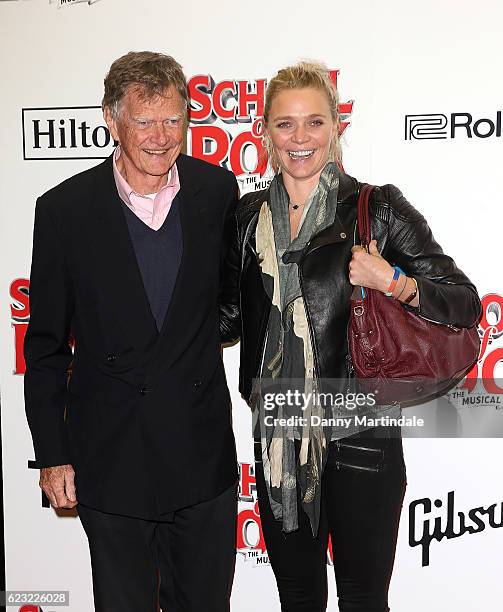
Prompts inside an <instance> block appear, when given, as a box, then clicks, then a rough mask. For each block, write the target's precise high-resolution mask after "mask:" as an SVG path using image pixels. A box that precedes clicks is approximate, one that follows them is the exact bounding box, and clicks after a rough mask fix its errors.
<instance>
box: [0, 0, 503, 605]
mask: <svg viewBox="0 0 503 612" xmlns="http://www.w3.org/2000/svg"><path fill="white" fill-rule="evenodd" d="M502 20H503V5H501V3H498V2H497V1H493V2H491V1H490V0H481V2H479V3H478V4H474V3H472V2H468V1H467V0H458V1H457V2H454V0H444V1H443V2H438V0H423V1H422V2H415V1H411V2H403V0H382V1H381V2H377V1H376V2H374V1H373V0H360V1H359V2H340V1H337V0H335V1H334V0H318V1H317V2H311V3H303V2H292V1H291V0H276V1H275V2H270V1H267V2H266V1H265V0H255V1H254V2H235V1H231V0H219V1H217V2H214V3H208V2H202V0H186V1H185V2H165V1H163V0H142V2H135V1H133V0H99V1H94V2H93V1H91V2H87V1H82V0H52V1H49V0H18V1H16V0H11V1H0V33H1V36H0V50H1V55H0V63H1V67H2V69H1V77H2V87H1V89H2V96H1V108H2V129H1V131H0V139H1V148H0V151H1V154H0V155H1V174H2V180H1V181H0V215H1V225H0V227H1V230H0V231H1V244H2V251H3V253H2V258H1V260H0V296H1V298H0V299H1V301H0V339H1V346H2V354H1V381H0V384H1V393H2V443H3V477H4V505H5V511H4V525H5V548H6V551H5V552H6V578H7V587H8V588H9V589H10V590H24V591H28V590H49V589H52V590H59V589H62V590H68V591H70V606H69V608H67V609H69V610H71V612H89V611H91V610H92V609H93V605H92V587H91V574H90V565H89V558H88V549H87V542H86V539H85V536H84V533H83V531H82V529H81V527H80V524H79V522H78V519H76V518H74V517H71V516H58V515H57V514H56V513H55V512H54V511H53V510H52V509H50V508H44V507H42V504H41V495H40V491H39V489H38V486H37V483H38V473H37V471H36V470H33V469H29V468H28V462H29V460H31V459H33V455H32V448H31V440H30V437H29V432H28V428H27V426H26V423H25V418H24V408H23V399H22V386H23V369H24V363H23V358H22V342H23V336H24V332H25V330H26V325H27V321H28V319H29V308H28V301H27V294H28V290H29V282H28V280H27V279H28V275H29V265H30V257H31V238H32V224H33V211H34V202H35V198H36V196H38V195H40V194H41V193H43V192H44V191H46V190H47V189H48V188H50V187H52V186H53V185H55V184H56V183H58V182H60V181H62V180H63V179H65V178H67V177H68V176H70V175H72V174H74V173H76V172H79V171H81V170H84V169H85V168H89V167H90V166H92V165H94V164H96V163H99V160H100V159H102V158H103V157H105V156H107V155H108V154H109V153H110V151H111V150H112V143H111V141H110V136H109V134H108V132H107V131H106V129H105V127H104V123H103V120H102V117H101V111H100V108H99V105H100V101H101V97H102V83H103V77H104V75H105V72H106V71H107V68H108V67H109V65H110V64H111V62H112V61H113V60H114V59H115V58H117V57H118V56H120V55H122V54H123V53H125V52H127V51H129V50H143V49H149V50H156V51H162V52H166V53H169V54H171V55H173V56H174V57H175V58H177V59H178V60H179V61H180V62H181V63H182V65H183V66H184V69H185V73H186V75H187V77H188V78H189V79H190V86H191V93H192V96H193V108H194V112H193V122H192V124H191V126H190V129H189V134H188V145H187V148H188V152H189V153H192V154H194V155H197V156H200V157H203V158H205V159H208V160H209V161H211V162H213V163H219V164H223V165H225V166H226V167H228V168H230V169H232V170H233V171H234V172H235V173H236V175H237V176H238V178H239V181H240V185H241V188H242V190H243V191H248V190H253V189H258V188H261V187H262V186H263V185H265V184H267V175H264V173H263V168H260V167H259V168H257V164H256V150H257V147H258V146H260V133H261V129H262V125H261V121H260V116H261V113H262V109H263V94H264V87H265V84H266V82H267V79H269V78H270V77H271V76H272V75H273V74H274V73H275V71H276V70H277V69H278V68H280V67H281V66H284V65H286V64H288V63H291V62H295V61H297V60H298V59H301V58H314V59H320V60H323V61H324V62H326V64H327V65H328V66H329V67H330V68H331V69H332V70H333V71H334V72H333V77H334V79H335V78H336V79H337V83H338V87H339V91H340V96H341V101H342V103H343V105H342V107H341V110H342V112H343V114H344V120H345V123H346V124H347V125H346V128H345V131H344V135H343V154H344V166H345V168H346V170H347V172H349V173H350V174H352V175H354V176H356V177H358V178H360V179H362V180H366V181H369V182H373V183H376V184H383V183H388V182H392V183H395V184H397V185H398V186H399V187H400V188H401V189H402V190H403V192H404V193H405V195H406V196H407V197H408V198H409V200H410V201H411V202H412V203H413V204H414V205H415V206H416V207H417V208H418V209H419V210H420V211H422V212H423V213H424V215H425V216H426V217H427V219H428V220H429V222H430V225H431V227H432V228H433V231H434V233H435V236H436V238H437V239H438V241H439V242H440V243H441V244H442V245H443V247H444V248H445V250H446V251H447V252H448V253H450V254H451V253H452V254H453V255H454V256H455V259H456V261H457V263H458V265H459V266H460V267H461V268H462V269H463V270H464V271H466V273H467V274H468V275H469V276H470V277H471V278H472V279H473V280H474V282H475V283H476V284H477V287H478V289H479V292H480V295H481V296H484V300H483V301H484V318H483V320H482V322H481V326H480V333H481V336H482V337H483V339H484V342H483V350H482V354H481V358H480V361H479V364H478V365H477V367H476V368H475V370H474V372H472V379H470V381H471V383H473V384H468V385H467V388H465V389H464V391H462V392H461V393H460V396H459V397H458V398H457V399H458V401H457V402H454V403H452V404H449V406H450V408H449V410H450V412H449V411H448V412H447V413H446V414H449V415H450V416H449V417H448V418H450V419H451V420H452V419H454V421H456V422H457V423H458V430H459V431H460V433H461V435H462V437H461V438H459V439H438V438H437V439H411V438H408V439H406V440H405V443H404V444H405V453H406V463H407V471H408V482H409V484H408V490H407V495H406V499H405V503H404V510H403V514H402V521H401V526H400V534H399V544H398V550H397V556H396V563H395V572H394V575H393V579H392V583H391V595H390V597H391V605H392V609H393V610H396V611H400V612H404V611H406V612H420V611H421V612H422V611H423V610H431V611H432V612H437V611H441V610H442V611H443V610H455V611H456V612H475V611H477V612H478V611H480V610H484V611H485V612H496V611H498V610H501V605H502V604H501V602H502V601H503V581H502V580H501V572H500V568H501V566H502V562H503V530H500V529H499V528H500V527H502V526H503V516H502V510H503V507H502V506H503V504H502V502H503V486H502V479H501V468H500V466H501V448H502V445H501V440H499V439H496V438H494V439H490V437H489V434H491V433H492V428H494V432H493V433H494V435H499V433H498V432H497V430H498V417H499V415H503V412H501V413H499V414H498V409H501V408H503V395H501V396H500V395H499V394H496V395H495V396H493V400H492V402H493V403H492V404H490V405H486V406H484V405H483V404H479V406H480V409H481V412H480V418H477V415H478V414H479V413H474V412H473V410H472V412H471V413H470V415H469V417H467V418H465V416H466V415H464V410H466V409H467V407H468V406H469V405H470V404H475V405H476V402H478V401H481V399H480V398H481V397H482V396H481V392H482V391H483V387H484V385H485V387H486V388H488V389H489V390H492V391H496V392H499V391H500V392H502V393H503V389H501V388H500V387H501V384H499V385H498V376H499V378H500V379H501V378H503V376H502V375H501V372H502V369H503V319H502V310H503V297H502V294H503V279H502V274H501V268H502V266H501V263H502V257H501V239H502V235H503V234H502V232H503V208H502V198H501V186H500V181H501V160H502V156H501V151H502V111H503V80H502V79H501V78H500V65H499V63H500V61H501V57H503V42H502V37H501V23H502ZM225 363H226V369H227V373H228V379H229V385H230V387H231V392H232V396H233V404H234V420H235V430H236V436H237V442H238V453H239V461H240V464H241V487H240V492H241V502H240V513H239V530H238V554H237V569H236V578H235V584H234V591H233V599H232V610H233V611H236V612H256V611H257V610H267V611H268V612H269V611H271V612H272V611H274V610H279V602H278V598H277V595H276V589H275V583H274V579H273V575H272V571H271V569H270V566H269V565H268V560H267V554H266V552H265V547H264V543H263V538H262V535H261V531H260V522H259V517H258V515H257V509H256V505H255V501H256V494H255V488H254V477H253V465H251V462H252V451H251V442H250V418H249V414H248V410H247V407H246V405H245V404H244V402H243V401H242V399H241V398H240V396H239V394H238V392H237V366H238V347H233V348H232V349H228V350H226V351H225ZM477 376H479V377H483V379H484V380H483V382H482V381H477V379H476V377H477ZM499 431H501V428H500V430H499ZM474 433H477V434H480V435H484V436H486V438H485V439H477V438H475V437H470V436H473V435H474ZM368 512H372V508H368ZM215 546H218V542H215ZM335 557H336V552H335ZM328 563H329V564H328V566H327V567H328V571H330V572H331V568H330V563H331V558H330V556H329V559H328ZM9 609H11V608H9ZM14 609H16V610H21V611H22V612H35V610H36V609H35V608H32V607H29V606H25V607H24V608H23V607H22V606H17V607H16V608H12V610H14ZM43 609H44V611H45V612H51V610H53V608H51V606H43ZM329 610H337V604H336V597H335V587H334V585H333V580H331V593H330V603H329ZM201 612H204V611H201Z"/></svg>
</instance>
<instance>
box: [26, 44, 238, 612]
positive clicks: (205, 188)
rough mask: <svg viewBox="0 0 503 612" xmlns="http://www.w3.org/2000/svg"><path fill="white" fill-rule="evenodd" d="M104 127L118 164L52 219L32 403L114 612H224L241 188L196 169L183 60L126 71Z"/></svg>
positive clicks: (29, 345)
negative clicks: (230, 250)
mask: <svg viewBox="0 0 503 612" xmlns="http://www.w3.org/2000/svg"><path fill="white" fill-rule="evenodd" d="M103 109H104V116H105V120H106V122H107V124H108V127H109V129H110V131H111V133H112V136H113V137H114V139H115V140H116V141H118V143H119V145H118V147H117V148H116V150H115V152H114V153H113V155H112V156H111V157H110V158H108V159H107V160H106V161H105V162H103V163H102V164H100V165H98V166H96V167H94V168H92V169H90V170H87V171H85V172H82V173H80V174H77V175H76V176H73V177H71V178H70V179H68V180H66V181H64V182H63V183H61V184H60V185H58V186H57V187H55V188H54V189H51V190H50V191H48V192H47V193H46V194H44V195H43V196H42V197H40V198H39V200H38V201H37V206H36V212H35V230H34V243H33V260H32V269H31V284H30V304H31V321H30V325H29V328H28V333H27V336H26V342H25V356H26V364H27V370H26V378H25V396H26V412H27V416H28V421H29V425H30V429H31V432H32V436H33V442H34V447H35V455H36V460H37V463H38V466H39V467H40V468H41V477H40V485H41V487H42V489H43V490H44V492H45V493H46V495H47V496H48V498H49V500H50V502H51V504H52V506H53V507H54V508H72V507H74V506H77V509H78V513H79V516H80V519H81V521H82V524H83V526H84V529H85V531H86V534H87V536H88V539H89V547H90V551H91V564H92V572H93V585H94V600H95V609H96V610H98V611H103V612H114V611H117V612H148V611H150V610H151V611H152V612H153V611H154V610H157V609H158V606H159V604H160V606H161V608H162V609H163V610H165V611H166V612H189V611H190V612H196V611H197V612H201V611H203V610H204V612H223V611H225V610H228V609H229V596H230V590H231V585H232V578H233V570H234V560H235V529H236V525H235V521H236V503H237V501H236V481H237V470H236V455H235V446H234V437H233V433H232V427H231V415H230V398H229V392H228V389H227V385H226V380H225V373H224V368H223V364H222V359H221V354H220V333H219V318H218V301H219V295H220V294H221V293H222V287H224V286H225V276H226V262H225V259H226V251H227V244H228V241H229V238H230V236H231V234H232V232H233V224H234V222H233V219H234V206H235V203H236V197H237V186H236V181H235V179H234V177H233V175H232V174H231V173H230V172H227V171H226V170H224V169H222V168H218V167H215V166H212V165H209V164H207V163H204V162H202V161H200V160H196V159H193V158H190V157H187V156H185V155H182V154H180V149H181V147H182V142H183V139H184V132H185V128H186V125H187V110H188V95H187V85H186V80H185V77H184V75H183V72H182V69H181V67H180V65H179V64H178V63H177V62H176V61H175V60H174V59H173V58H171V57H169V56H166V55H162V54H159V53H150V52H141V53H128V54H127V55H125V56H123V57H121V58H119V59H118V60H116V61H115V62H114V63H113V64H112V66H111V68H110V71H109V73H108V75H107V77H106V79H105V95H104V98H103ZM70 336H73V338H74V340H75V348H74V352H73V354H72V350H71V348H70V343H69V338H70Z"/></svg>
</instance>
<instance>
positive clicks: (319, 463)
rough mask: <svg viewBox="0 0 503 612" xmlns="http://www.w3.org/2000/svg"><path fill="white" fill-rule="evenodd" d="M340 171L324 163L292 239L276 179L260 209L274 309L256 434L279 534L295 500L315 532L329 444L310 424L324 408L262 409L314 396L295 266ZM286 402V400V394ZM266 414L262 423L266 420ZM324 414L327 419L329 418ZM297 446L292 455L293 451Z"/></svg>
mask: <svg viewBox="0 0 503 612" xmlns="http://www.w3.org/2000/svg"><path fill="white" fill-rule="evenodd" d="M338 187H339V170H338V168H337V166H336V164H335V163H333V162H329V163H328V164H327V165H326V166H325V168H324V170H323V172H322V174H321V176H320V181H319V183H318V186H317V187H316V189H315V190H314V191H313V192H312V193H311V195H310V197H309V199H308V201H307V202H306V205H305V206H304V212H303V216H302V219H301V222H300V226H299V231H298V234H297V237H296V238H295V239H294V240H292V241H291V240H290V218H289V212H288V208H289V197H288V193H287V191H286V189H285V186H284V184H283V177H282V176H281V174H278V175H276V177H275V178H274V179H273V181H272V183H271V186H270V190H269V201H268V202H264V203H263V204H262V207H261V209H260V212H259V219H258V223H257V230H256V250H257V255H258V258H259V262H260V266H261V270H262V280H263V283H264V288H265V291H266V292H267V293H268V295H269V297H270V298H271V302H272V306H271V311H270V315H269V320H268V324H267V332H266V333H267V336H266V343H265V349H264V354H263V361H262V366H261V375H260V381H259V387H260V389H259V390H258V392H257V393H256V394H255V395H254V400H253V409H254V412H253V414H254V434H255V437H260V440H261V446H262V461H263V466H264V475H265V480H266V484H267V489H268V493H269V501H270V504H271V508H272V511H273V513H274V516H275V518H276V519H278V520H282V523H283V531H285V532H290V531H294V530H295V529H297V528H298V516H297V496H300V500H301V505H302V508H303V509H304V511H305V512H306V513H307V515H308V517H309V520H310V522H311V527H312V530H313V534H316V533H317V530H318V525H319V518H320V498H321V491H320V484H321V473H322V470H323V467H324V463H325V459H326V454H327V446H328V442H329V441H330V440H329V439H326V435H325V432H324V430H323V427H322V426H321V425H320V426H316V425H311V416H312V415H318V416H321V417H324V416H325V414H324V412H325V407H323V406H319V405H316V402H313V401H312V400H308V401H307V402H306V403H304V405H303V407H302V410H296V409H294V410H293V411H292V410H291V409H290V408H289V407H287V406H281V405H274V407H271V406H270V403H269V404H267V407H265V406H264V397H265V396H266V394H268V393H272V392H273V393H282V394H285V393H286V392H288V391H291V392H298V393H304V394H305V395H304V396H303V397H304V398H306V397H307V398H309V397H313V392H314V393H317V389H318V386H317V381H316V372H315V364H314V356H313V349H312V345H311V338H310V335H309V326H308V321H307V317H306V311H305V308H304V300H303V298H302V291H301V286H300V279H299V269H298V265H297V264H298V262H299V260H300V256H301V253H302V252H303V250H304V248H305V247H306V245H307V243H308V242H309V241H310V240H311V239H312V237H313V236H315V235H316V234H317V233H319V232H320V231H322V230H323V229H325V228H326V227H328V226H330V225H332V224H333V223H334V221H335V214H336V209H337V193H338ZM290 397H291V396H290ZM295 412H296V413H301V415H302V417H304V419H303V421H304V422H303V423H302V424H289V425H279V424H277V420H275V419H282V418H288V416H291V415H292V414H293V413H295ZM266 416H267V417H269V418H268V419H265V417H266ZM327 416H328V415H327ZM296 441H297V447H298V448H297V453H296V448H295V447H296Z"/></svg>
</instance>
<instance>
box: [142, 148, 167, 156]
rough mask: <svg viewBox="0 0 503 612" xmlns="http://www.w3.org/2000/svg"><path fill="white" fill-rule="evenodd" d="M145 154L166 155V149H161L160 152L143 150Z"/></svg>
mask: <svg viewBox="0 0 503 612" xmlns="http://www.w3.org/2000/svg"><path fill="white" fill-rule="evenodd" d="M144 151H145V153H150V154H151V155H164V153H166V151H167V149H162V150H161V151H153V150H152V151H151V150H149V149H144Z"/></svg>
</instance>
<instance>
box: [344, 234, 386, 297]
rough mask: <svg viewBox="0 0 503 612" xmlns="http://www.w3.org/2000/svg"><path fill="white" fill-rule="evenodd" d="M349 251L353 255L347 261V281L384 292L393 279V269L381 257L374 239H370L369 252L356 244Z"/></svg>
mask: <svg viewBox="0 0 503 612" xmlns="http://www.w3.org/2000/svg"><path fill="white" fill-rule="evenodd" d="M351 252H352V253H353V257H352V258H351V261H350V262H349V282H350V283H351V284H352V285H360V286H361V287H367V288H368V289H378V290H379V291H382V292H383V293H384V292H386V291H387V290H388V287H389V285H390V283H391V281H392V279H393V274H394V269H393V267H392V266H390V264H389V263H388V262H387V261H386V260H385V259H384V257H381V255H380V253H379V251H378V250H377V243H376V241H375V240H371V241H370V244H369V253H367V252H366V251H365V249H364V248H363V247H362V246H358V245H355V246H354V247H353V248H352V249H351Z"/></svg>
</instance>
